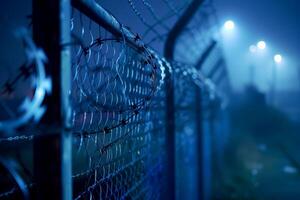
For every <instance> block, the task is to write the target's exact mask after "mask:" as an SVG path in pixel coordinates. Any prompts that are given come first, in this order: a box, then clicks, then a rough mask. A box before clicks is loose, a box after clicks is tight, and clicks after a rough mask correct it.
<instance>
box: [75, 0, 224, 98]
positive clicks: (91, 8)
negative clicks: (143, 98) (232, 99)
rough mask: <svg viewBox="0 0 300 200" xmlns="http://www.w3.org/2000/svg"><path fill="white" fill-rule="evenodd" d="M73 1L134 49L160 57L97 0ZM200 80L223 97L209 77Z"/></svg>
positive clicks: (167, 62)
mask: <svg viewBox="0 0 300 200" xmlns="http://www.w3.org/2000/svg"><path fill="white" fill-rule="evenodd" d="M71 2H72V6H73V7H74V8H76V9H78V10H79V11H80V12H82V13H83V14H85V15H86V16H88V17H89V18H91V19H92V20H93V21H95V22H96V23H98V24H99V25H101V26H102V27H103V28H105V29H106V30H107V31H109V32H110V33H112V34H113V35H114V36H116V37H117V38H120V39H123V40H124V41H126V42H127V43H128V44H129V45H130V46H131V47H133V48H134V49H136V50H140V51H144V50H147V51H148V52H152V53H153V54H154V55H155V56H157V57H159V56H158V55H157V54H156V52H155V51H154V50H152V49H151V48H149V47H146V46H145V44H144V43H143V42H142V40H141V38H140V37H139V35H138V34H134V33H132V32H131V31H130V30H129V29H128V28H126V26H123V25H122V24H121V23H120V22H119V21H118V20H117V19H116V18H115V17H114V16H113V15H112V14H111V13H109V11H107V10H106V9H104V8H103V7H102V6H101V5H99V4H98V3H97V2H96V1H95V0H72V1H71ZM199 2H202V1H199ZM159 59H160V60H162V61H163V63H164V64H165V66H166V67H167V68H169V70H172V69H170V68H173V66H172V64H173V63H172V64H171V63H169V61H167V60H165V59H164V58H161V57H160V58H159ZM190 67H191V68H193V69H194V68H195V66H190ZM197 74H198V76H203V75H202V74H201V73H200V72H199V71H197ZM200 82H202V86H204V87H205V88H206V89H207V90H208V92H209V94H211V95H213V96H215V97H217V98H220V99H222V97H221V96H222V95H220V94H219V92H217V90H216V87H215V84H214V83H213V82H212V81H211V80H210V79H209V78H205V77H203V78H202V79H200Z"/></svg>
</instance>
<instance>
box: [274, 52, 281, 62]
mask: <svg viewBox="0 0 300 200" xmlns="http://www.w3.org/2000/svg"><path fill="white" fill-rule="evenodd" d="M274 62H275V63H277V64H279V63H281V62H282V56H281V55H280V54H276V55H275V56H274Z"/></svg>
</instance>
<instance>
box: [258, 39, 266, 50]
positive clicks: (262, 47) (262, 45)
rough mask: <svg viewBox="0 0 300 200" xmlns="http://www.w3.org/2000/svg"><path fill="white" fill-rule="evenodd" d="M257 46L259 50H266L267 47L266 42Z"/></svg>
mask: <svg viewBox="0 0 300 200" xmlns="http://www.w3.org/2000/svg"><path fill="white" fill-rule="evenodd" d="M256 46H257V48H259V49H261V50H264V49H265V48H266V46H267V45H266V42H265V41H259V42H258V43H257V45H256Z"/></svg>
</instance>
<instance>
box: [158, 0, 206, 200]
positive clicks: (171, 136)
mask: <svg viewBox="0 0 300 200" xmlns="http://www.w3.org/2000/svg"><path fill="white" fill-rule="evenodd" d="M202 2H203V0H193V1H192V2H191V3H190V5H189V6H188V8H187V9H186V10H185V12H184V13H183V14H182V16H181V17H180V18H179V19H178V20H177V22H176V23H175V25H174V27H173V28H172V29H171V31H170V33H169V34H168V38H167V40H166V44H165V47H164V56H165V58H166V59H167V60H168V61H173V60H174V51H175V45H176V41H177V39H178V37H179V36H180V34H181V33H182V32H183V30H184V28H185V27H186V26H187V24H188V23H189V21H190V20H191V19H192V17H193V16H194V14H195V13H196V11H197V10H198V9H199V8H200V6H201V4H202ZM175 128H176V127H175V106H174V80H173V77H172V75H171V74H170V72H168V71H167V73H166V134H167V157H168V160H167V162H168V163H167V170H168V172H167V195H168V196H167V197H168V199H175V196H176V195H175V190H176V188H175V186H176V180H175V173H176V166H175V157H176V155H175V154H176V151H175V142H176V137H175V134H176V131H175Z"/></svg>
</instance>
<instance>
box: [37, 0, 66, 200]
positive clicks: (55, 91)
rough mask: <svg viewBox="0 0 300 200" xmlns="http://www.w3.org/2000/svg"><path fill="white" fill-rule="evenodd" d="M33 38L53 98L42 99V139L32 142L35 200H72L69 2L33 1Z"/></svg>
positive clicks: (60, 0) (63, 0) (52, 0)
mask: <svg viewBox="0 0 300 200" xmlns="http://www.w3.org/2000/svg"><path fill="white" fill-rule="evenodd" d="M32 4H33V14H32V15H33V16H32V17H33V38H34V41H35V43H36V44H37V46H38V47H40V48H42V49H43V50H44V52H45V54H46V56H47V58H48V62H47V64H46V66H45V69H46V72H47V74H49V75H50V76H51V79H52V94H51V95H50V96H48V97H47V98H46V99H45V104H46V106H47V111H46V113H45V115H44V117H43V119H42V124H43V126H44V127H46V128H45V129H44V130H43V132H44V134H43V136H39V137H37V138H35V140H34V179H35V183H36V195H35V198H36V199H43V200H47V199H49V200H50V199H51V200H54V199H55V200H60V199H62V200H70V199H72V168H71V164H72V163H71V160H72V159H71V158H72V136H71V132H70V131H69V130H70V115H71V107H70V101H69V91H70V85H71V82H70V80H71V57H70V56H71V55H70V47H68V46H66V45H64V44H70V0H33V2H32Z"/></svg>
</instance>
